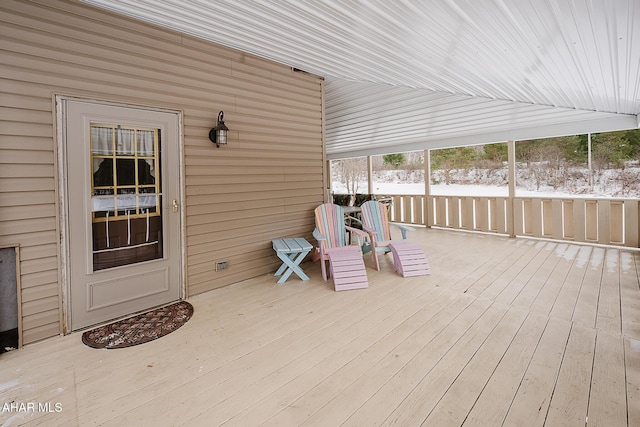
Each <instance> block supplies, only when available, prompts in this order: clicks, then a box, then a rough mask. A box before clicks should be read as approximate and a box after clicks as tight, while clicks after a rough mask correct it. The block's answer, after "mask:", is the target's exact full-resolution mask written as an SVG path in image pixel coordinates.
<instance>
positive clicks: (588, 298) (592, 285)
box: [572, 247, 605, 328]
mask: <svg viewBox="0 0 640 427" xmlns="http://www.w3.org/2000/svg"><path fill="white" fill-rule="evenodd" d="M604 254H605V250H604V249H603V248H600V247H595V248H593V251H592V252H591V258H590V259H589V265H588V267H587V272H586V273H585V277H584V280H583V281H582V286H581V288H580V293H579V294H578V301H577V302H576V308H575V310H574V312H573V319H572V320H573V321H574V322H577V323H579V324H581V325H584V326H586V327H589V328H595V326H596V318H597V314H598V297H599V296H600V281H601V279H602V271H603V269H604Z"/></svg>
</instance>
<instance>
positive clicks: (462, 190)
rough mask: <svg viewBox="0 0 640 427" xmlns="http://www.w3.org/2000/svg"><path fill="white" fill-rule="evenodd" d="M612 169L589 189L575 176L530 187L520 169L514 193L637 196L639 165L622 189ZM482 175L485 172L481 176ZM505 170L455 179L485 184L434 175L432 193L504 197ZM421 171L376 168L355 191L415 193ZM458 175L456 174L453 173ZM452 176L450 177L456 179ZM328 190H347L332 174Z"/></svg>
mask: <svg viewBox="0 0 640 427" xmlns="http://www.w3.org/2000/svg"><path fill="white" fill-rule="evenodd" d="M615 173H616V170H608V171H604V172H601V174H600V175H599V176H598V181H597V182H598V185H594V186H593V188H592V189H589V188H588V187H586V186H585V185H583V184H582V183H581V182H580V181H579V180H573V181H570V182H569V183H568V186H567V187H559V188H556V189H554V188H553V187H552V186H550V185H544V184H540V186H539V190H538V191H536V190H532V189H534V188H536V185H535V184H534V183H533V181H532V178H530V176H531V175H526V174H524V173H522V174H519V176H518V184H519V185H518V187H517V188H516V196H517V197H572V198H596V197H597V198H607V197H610V198H620V197H628V198H638V197H640V190H639V189H638V187H639V186H640V168H637V167H636V168H627V169H626V171H625V172H624V173H625V174H626V176H627V180H629V181H630V182H631V183H632V184H633V186H631V185H630V186H629V187H628V188H627V190H626V191H622V190H621V185H622V184H621V183H622V180H621V178H620V177H621V176H622V175H615ZM483 175H486V176H483ZM505 175H506V171H502V170H497V171H496V170H493V171H490V172H487V171H484V170H475V171H473V172H472V173H470V172H468V171H465V174H464V177H463V179H458V180H459V181H463V182H464V181H467V182H468V181H469V180H473V181H474V182H488V183H489V184H482V183H473V184H467V183H465V184H460V183H452V184H449V185H447V184H445V183H443V182H442V181H443V179H442V178H441V177H439V176H436V177H437V178H440V179H438V183H437V184H432V185H431V194H432V195H438V196H441V195H447V196H478V197H482V196H486V197H506V196H508V191H509V190H508V187H507V184H506V176H505ZM577 175H578V176H580V179H581V180H582V181H584V180H585V179H586V172H585V171H580V172H579V173H578V174H577ZM423 176H424V174H423V173H422V171H415V170H414V171H404V170H398V171H393V170H392V171H378V172H375V175H374V188H373V191H367V190H366V188H367V183H366V181H361V182H360V183H359V185H358V190H357V192H358V193H367V192H371V193H374V194H381V195H385V194H408V195H419V194H424V193H425V188H424V178H423ZM455 178H459V177H455ZM455 178H454V179H453V180H454V181H455V180H456V179H455ZM332 191H333V193H335V194H347V193H348V191H347V188H346V186H345V185H344V184H343V183H342V182H339V179H338V178H337V177H335V176H334V179H333V184H332Z"/></svg>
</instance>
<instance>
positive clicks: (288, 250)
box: [271, 237, 313, 283]
mask: <svg viewBox="0 0 640 427" xmlns="http://www.w3.org/2000/svg"><path fill="white" fill-rule="evenodd" d="M271 243H272V244H273V250H274V251H276V255H278V258H280V259H281V260H282V265H281V266H280V268H278V271H276V273H275V274H274V276H276V277H277V276H282V277H280V280H278V283H284V282H285V281H286V280H287V279H288V278H289V276H291V273H296V274H297V275H298V277H300V278H301V279H302V280H309V276H307V275H306V274H305V273H304V271H302V268H300V263H301V262H302V260H303V259H304V257H306V256H307V254H308V253H309V252H311V249H313V246H312V245H311V243H309V242H307V241H306V240H305V239H303V238H302V237H293V238H285V239H275V240H272V241H271Z"/></svg>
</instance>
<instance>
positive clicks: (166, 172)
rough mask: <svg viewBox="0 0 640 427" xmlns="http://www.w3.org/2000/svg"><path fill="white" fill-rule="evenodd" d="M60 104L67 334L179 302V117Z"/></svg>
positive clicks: (76, 103)
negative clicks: (68, 327)
mask: <svg viewBox="0 0 640 427" xmlns="http://www.w3.org/2000/svg"><path fill="white" fill-rule="evenodd" d="M62 102H63V105H62V111H63V113H62V114H63V117H64V121H63V122H64V123H63V126H64V140H65V146H64V149H63V152H64V158H65V163H64V166H65V168H64V170H65V184H66V195H67V197H66V199H67V200H66V210H65V212H66V216H67V221H66V234H67V242H68V243H67V248H66V250H67V254H66V255H67V257H66V258H67V266H68V272H69V274H68V275H67V277H68V280H69V299H70V304H68V305H67V307H68V309H69V315H70V319H71V322H70V323H71V329H72V330H77V329H80V328H84V327H86V326H90V325H94V324H97V323H101V322H105V321H108V320H111V319H115V318H118V317H122V316H126V315H129V314H133V313H136V312H138V311H142V310H145V309H148V308H151V307H155V306H158V305H162V304H165V303H169V302H172V301H176V300H178V299H180V296H181V289H182V286H181V283H180V278H181V272H180V266H181V251H180V241H181V239H180V213H179V212H180V206H179V201H180V167H179V165H180V159H179V152H180V151H179V117H178V114H177V113H171V112H160V111H152V110H146V109H137V108H132V107H120V106H113V105H106V104H98V103H91V102H83V101H76V100H68V99H67V100H63V101H62Z"/></svg>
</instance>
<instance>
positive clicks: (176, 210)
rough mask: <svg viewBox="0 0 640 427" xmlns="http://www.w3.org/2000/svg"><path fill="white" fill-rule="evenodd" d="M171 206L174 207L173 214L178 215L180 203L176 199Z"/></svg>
mask: <svg viewBox="0 0 640 427" xmlns="http://www.w3.org/2000/svg"><path fill="white" fill-rule="evenodd" d="M171 204H172V205H173V212H175V213H177V212H178V201H177V200H176V199H173V202H172V203H171Z"/></svg>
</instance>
